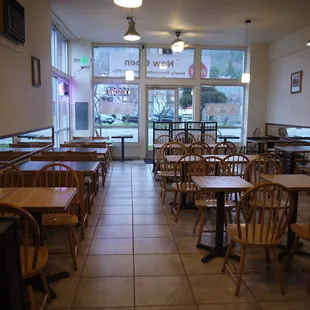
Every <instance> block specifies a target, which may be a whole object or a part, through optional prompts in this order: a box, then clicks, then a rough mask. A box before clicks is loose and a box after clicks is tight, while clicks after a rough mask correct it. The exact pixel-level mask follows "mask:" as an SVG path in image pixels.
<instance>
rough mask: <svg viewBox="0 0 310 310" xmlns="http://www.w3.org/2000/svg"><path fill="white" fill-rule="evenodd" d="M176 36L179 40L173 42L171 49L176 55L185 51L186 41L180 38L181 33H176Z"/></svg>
mask: <svg viewBox="0 0 310 310" xmlns="http://www.w3.org/2000/svg"><path fill="white" fill-rule="evenodd" d="M175 35H176V36H177V38H176V39H175V40H174V41H173V42H172V45H171V49H172V51H173V52H174V53H181V52H182V51H183V50H184V41H183V40H182V39H180V38H179V36H180V35H181V32H180V31H176V33H175Z"/></svg>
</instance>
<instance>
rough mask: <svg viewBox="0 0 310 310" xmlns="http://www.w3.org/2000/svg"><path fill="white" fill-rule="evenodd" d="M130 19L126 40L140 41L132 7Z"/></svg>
mask: <svg viewBox="0 0 310 310" xmlns="http://www.w3.org/2000/svg"><path fill="white" fill-rule="evenodd" d="M127 20H128V22H129V23H128V24H129V27H128V30H127V32H126V33H125V34H124V40H126V41H139V40H140V38H141V37H140V34H139V32H138V31H137V30H136V27H135V24H136V23H135V22H134V17H133V9H131V16H129V17H127Z"/></svg>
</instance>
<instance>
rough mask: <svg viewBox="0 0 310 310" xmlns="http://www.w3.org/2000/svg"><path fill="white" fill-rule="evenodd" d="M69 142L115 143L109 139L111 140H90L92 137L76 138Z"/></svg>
mask: <svg viewBox="0 0 310 310" xmlns="http://www.w3.org/2000/svg"><path fill="white" fill-rule="evenodd" d="M69 143H75V144H79V143H83V144H85V143H91V144H94V143H96V144H103V143H106V144H109V145H111V144H113V142H111V141H109V140H104V139H102V140H100V139H95V140H90V139H74V140H69Z"/></svg>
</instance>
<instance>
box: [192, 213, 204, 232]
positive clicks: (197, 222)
mask: <svg viewBox="0 0 310 310" xmlns="http://www.w3.org/2000/svg"><path fill="white" fill-rule="evenodd" d="M201 212H202V208H199V213H198V217H197V220H196V222H195V225H194V228H193V234H195V233H196V229H197V226H198V224H199V221H200V217H201V214H202V213H201Z"/></svg>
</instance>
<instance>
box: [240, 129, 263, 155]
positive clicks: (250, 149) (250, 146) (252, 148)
mask: <svg viewBox="0 0 310 310" xmlns="http://www.w3.org/2000/svg"><path fill="white" fill-rule="evenodd" d="M261 135H262V130H261V129H260V128H255V130H254V131H253V134H252V136H251V137H253V138H258V137H261ZM248 139H249V137H248ZM240 153H246V154H257V144H255V143H247V144H246V146H242V147H241V148H240Z"/></svg>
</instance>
